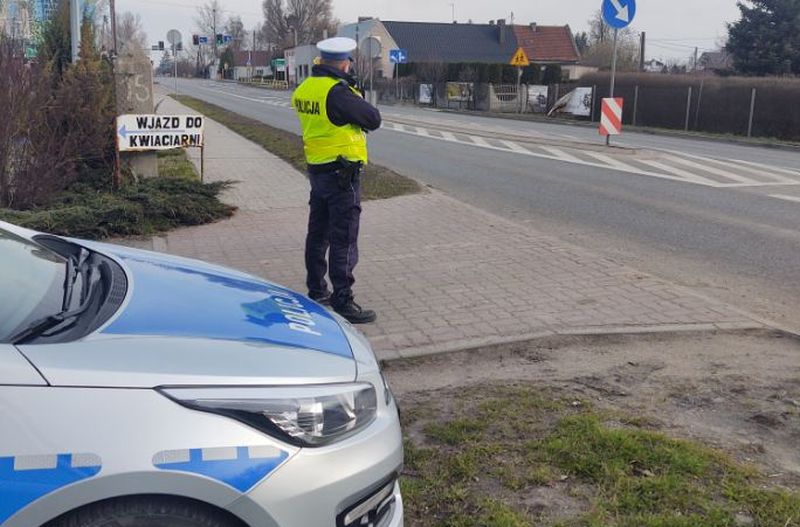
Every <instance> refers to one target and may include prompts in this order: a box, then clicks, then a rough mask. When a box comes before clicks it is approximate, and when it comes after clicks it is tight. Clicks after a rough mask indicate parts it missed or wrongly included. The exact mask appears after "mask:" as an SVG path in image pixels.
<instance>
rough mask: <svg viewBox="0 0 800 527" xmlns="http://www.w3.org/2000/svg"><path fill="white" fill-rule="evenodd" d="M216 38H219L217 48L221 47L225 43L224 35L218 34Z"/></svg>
mask: <svg viewBox="0 0 800 527" xmlns="http://www.w3.org/2000/svg"><path fill="white" fill-rule="evenodd" d="M216 37H217V46H221V45H222V44H223V42H224V40H223V37H222V33H217V35H216Z"/></svg>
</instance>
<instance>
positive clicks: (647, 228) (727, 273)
mask: <svg viewBox="0 0 800 527" xmlns="http://www.w3.org/2000/svg"><path fill="white" fill-rule="evenodd" d="M179 90H180V92H181V93H184V94H188V95H192V96H194V97H197V98H199V99H203V100H206V101H208V102H212V103H214V104H217V105H219V106H221V107H224V108H226V109H228V110H232V111H235V112H238V113H241V114H245V115H248V116H250V117H252V118H255V119H258V120H261V121H263V122H265V123H268V124H270V125H273V126H276V127H279V128H283V129H286V130H290V131H293V132H299V128H298V124H297V120H296V117H295V116H294V113H293V112H292V110H291V107H290V103H289V97H290V96H289V94H288V93H282V92H276V91H267V90H262V89H258V88H250V87H244V86H237V85H233V84H225V83H217V82H211V81H194V80H182V81H181V82H180V84H179ZM382 113H383V116H384V121H385V123H384V128H383V129H381V130H379V131H378V132H375V133H373V134H370V136H369V144H370V153H371V158H372V160H373V161H374V162H376V163H379V164H382V165H385V166H388V167H390V168H392V169H394V170H395V171H397V172H399V173H401V174H405V175H408V176H410V177H413V178H415V179H417V180H419V181H421V182H423V183H426V184H428V185H431V186H433V187H436V188H439V189H441V190H443V191H445V192H447V193H448V194H450V195H452V196H454V197H456V198H458V199H461V200H462V201H465V202H468V203H471V204H473V205H475V206H478V207H480V208H483V209H485V210H489V211H492V212H494V213H496V214H499V215H502V216H505V217H509V218H512V219H515V220H516V221H520V222H529V223H530V224H532V225H533V226H534V227H535V228H536V229H538V230H540V231H544V232H547V233H550V234H553V235H556V236H559V237H563V238H566V239H568V240H570V241H572V242H573V243H575V244H577V245H580V246H584V247H588V248H590V249H593V250H595V251H597V252H600V253H601V254H603V255H605V256H608V257H611V258H614V259H615V260H617V261H623V262H625V263H627V264H629V265H631V266H633V267H636V268H638V269H640V270H642V271H646V272H649V273H652V274H655V275H658V276H661V277H664V278H666V279H669V280H671V281H674V282H677V283H680V284H682V285H685V286H688V287H691V288H692V289H694V290H696V291H698V292H700V293H702V294H706V295H708V296H713V297H716V298H720V299H722V300H725V301H727V302H730V303H732V304H735V305H737V306H739V307H741V308H742V309H744V310H747V311H749V312H751V313H754V314H756V315H758V316H761V317H764V318H767V319H770V320H773V321H775V322H777V323H779V324H781V325H782V326H784V327H787V328H790V329H800V310H798V309H797V308H796V306H797V303H798V299H800V232H798V227H799V226H800V154H799V153H796V152H793V151H786V150H779V149H771V148H764V147H753V146H742V145H736V144H729V143H723V142H714V141H705V140H698V139H686V138H679V137H664V136H654V135H647V134H638V133H629V134H626V135H625V136H623V137H622V138H619V140H618V141H616V145H617V146H616V147H615V148H613V149H610V150H609V149H606V148H605V147H603V146H602V141H601V139H600V138H599V136H598V135H597V132H596V130H594V129H591V128H585V127H576V126H564V125H560V124H551V123H541V122H523V121H510V120H504V119H493V118H484V117H480V116H474V115H459V114H454V113H444V112H437V111H434V110H429V109H420V108H408V107H383V108H382Z"/></svg>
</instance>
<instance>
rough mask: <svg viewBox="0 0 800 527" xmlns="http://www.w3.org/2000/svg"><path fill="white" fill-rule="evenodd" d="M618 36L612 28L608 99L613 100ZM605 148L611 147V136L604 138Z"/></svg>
mask: <svg viewBox="0 0 800 527" xmlns="http://www.w3.org/2000/svg"><path fill="white" fill-rule="evenodd" d="M618 36H619V29H617V28H614V56H613V58H612V59H611V92H610V94H609V98H611V99H613V98H614V88H615V87H616V82H617V46H618V45H619V41H618ZM606 146H611V135H607V136H606Z"/></svg>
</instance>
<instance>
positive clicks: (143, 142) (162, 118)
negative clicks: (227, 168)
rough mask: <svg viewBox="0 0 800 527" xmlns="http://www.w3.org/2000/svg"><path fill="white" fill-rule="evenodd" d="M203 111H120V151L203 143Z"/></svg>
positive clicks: (190, 145) (160, 148)
mask: <svg viewBox="0 0 800 527" xmlns="http://www.w3.org/2000/svg"><path fill="white" fill-rule="evenodd" d="M204 124H205V123H204V117H203V116H201V115H120V116H119V117H117V144H118V148H119V151H120V152H147V151H151V150H170V149H173V148H188V147H202V146H203V127H204Z"/></svg>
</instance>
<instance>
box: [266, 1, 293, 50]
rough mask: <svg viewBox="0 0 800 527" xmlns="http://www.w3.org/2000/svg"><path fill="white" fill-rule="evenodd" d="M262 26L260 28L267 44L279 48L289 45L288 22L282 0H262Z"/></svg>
mask: <svg viewBox="0 0 800 527" xmlns="http://www.w3.org/2000/svg"><path fill="white" fill-rule="evenodd" d="M262 8H263V10H264V26H263V29H262V32H263V35H264V38H265V40H266V41H267V45H268V46H269V45H273V46H275V47H278V48H280V49H283V48H286V47H289V46H290V45H291V44H289V23H288V22H287V19H286V10H285V9H284V5H283V0H264V3H263V4H262Z"/></svg>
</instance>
